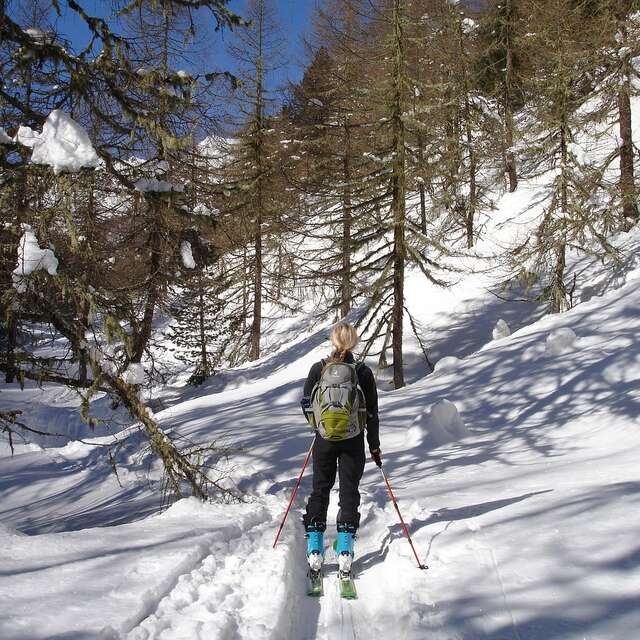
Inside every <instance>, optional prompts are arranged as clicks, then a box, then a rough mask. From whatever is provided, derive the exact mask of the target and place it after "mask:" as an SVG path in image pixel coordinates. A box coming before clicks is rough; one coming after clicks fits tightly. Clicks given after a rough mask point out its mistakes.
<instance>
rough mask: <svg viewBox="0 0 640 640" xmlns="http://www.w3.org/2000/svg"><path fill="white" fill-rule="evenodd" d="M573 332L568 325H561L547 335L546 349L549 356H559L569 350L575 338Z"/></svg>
mask: <svg viewBox="0 0 640 640" xmlns="http://www.w3.org/2000/svg"><path fill="white" fill-rule="evenodd" d="M577 338H578V337H577V336H576V334H575V332H574V331H573V330H572V329H570V328H569V327H561V328H560V329H556V330H555V331H553V332H551V333H550V334H549V336H548V337H547V341H546V351H547V353H548V354H549V355H551V356H561V355H563V354H565V353H568V352H570V351H571V350H572V349H573V347H574V344H575V342H576V340H577Z"/></svg>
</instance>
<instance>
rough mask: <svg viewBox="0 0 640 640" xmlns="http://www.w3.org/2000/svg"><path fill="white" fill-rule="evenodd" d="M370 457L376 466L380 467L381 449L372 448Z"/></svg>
mask: <svg viewBox="0 0 640 640" xmlns="http://www.w3.org/2000/svg"><path fill="white" fill-rule="evenodd" d="M371 459H372V460H373V461H374V462H375V463H376V466H378V467H382V451H380V449H374V450H373V451H372V452H371Z"/></svg>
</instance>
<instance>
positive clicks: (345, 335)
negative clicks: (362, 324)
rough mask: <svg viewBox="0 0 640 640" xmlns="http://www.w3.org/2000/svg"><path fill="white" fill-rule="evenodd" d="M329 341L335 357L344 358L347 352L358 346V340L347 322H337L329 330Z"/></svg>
mask: <svg viewBox="0 0 640 640" xmlns="http://www.w3.org/2000/svg"><path fill="white" fill-rule="evenodd" d="M329 340H331V344H332V345H333V346H334V347H335V350H336V355H337V356H342V358H344V356H345V355H346V353H347V351H352V350H353V348H354V347H355V346H356V345H357V344H358V341H359V340H360V338H359V337H358V332H357V331H356V330H355V328H354V327H353V325H351V324H349V323H348V322H338V323H337V324H335V325H334V327H333V329H332V330H331V335H330V336H329Z"/></svg>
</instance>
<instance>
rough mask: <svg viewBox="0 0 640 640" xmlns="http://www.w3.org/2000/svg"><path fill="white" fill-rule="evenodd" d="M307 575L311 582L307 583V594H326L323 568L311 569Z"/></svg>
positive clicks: (315, 595)
mask: <svg viewBox="0 0 640 640" xmlns="http://www.w3.org/2000/svg"><path fill="white" fill-rule="evenodd" d="M307 577H308V578H309V582H308V584H307V595H308V596H314V597H319V596H321V595H324V588H323V584H322V583H323V580H322V578H323V575H322V570H320V571H314V570H313V569H309V572H308V573H307Z"/></svg>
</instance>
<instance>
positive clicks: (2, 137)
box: [0, 127, 13, 144]
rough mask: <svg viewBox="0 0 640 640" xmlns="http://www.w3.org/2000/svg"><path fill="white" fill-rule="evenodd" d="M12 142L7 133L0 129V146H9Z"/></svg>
mask: <svg viewBox="0 0 640 640" xmlns="http://www.w3.org/2000/svg"><path fill="white" fill-rule="evenodd" d="M12 142H13V140H12V139H11V138H10V137H9V136H8V135H7V132H6V131H5V130H4V129H3V128H2V127H0V144H11V143H12Z"/></svg>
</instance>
